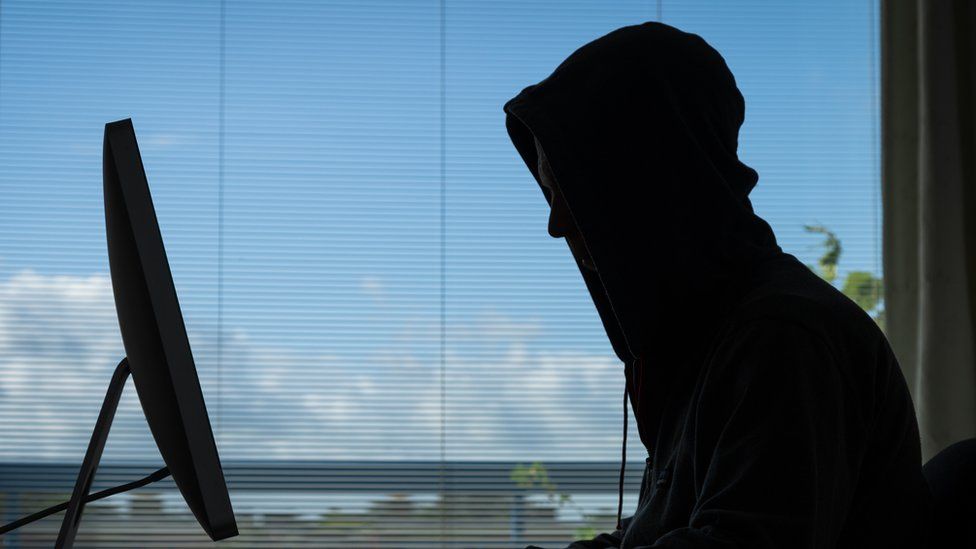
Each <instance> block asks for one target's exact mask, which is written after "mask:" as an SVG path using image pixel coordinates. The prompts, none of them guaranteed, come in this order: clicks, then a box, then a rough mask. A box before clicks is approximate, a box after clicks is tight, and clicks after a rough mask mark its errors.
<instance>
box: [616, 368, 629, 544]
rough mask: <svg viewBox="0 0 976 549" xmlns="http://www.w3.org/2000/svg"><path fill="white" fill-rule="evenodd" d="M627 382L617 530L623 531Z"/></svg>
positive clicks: (618, 491)
mask: <svg viewBox="0 0 976 549" xmlns="http://www.w3.org/2000/svg"><path fill="white" fill-rule="evenodd" d="M627 384H628V383H627V382H625V383H624V441H623V444H621V446H620V483H619V485H618V486H617V530H622V529H623V524H622V523H621V518H620V517H621V516H622V515H623V510H624V471H625V470H626V469H627Z"/></svg>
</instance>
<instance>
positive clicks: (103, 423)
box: [54, 358, 130, 549]
mask: <svg viewBox="0 0 976 549" xmlns="http://www.w3.org/2000/svg"><path fill="white" fill-rule="evenodd" d="M129 373H130V370H129V359H128V358H123V359H122V362H119V365H118V366H117V367H116V368H115V373H114V374H112V381H111V382H110V383H109V384H108V391H106V393H105V401H104V402H102V410H101V411H100V412H99V413H98V420H97V421H96V422H95V430H94V431H92V436H91V441H89V442H88V451H87V452H85V461H83V462H82V463H81V470H80V471H78V480H76V481H75V489H74V492H72V494H71V500H70V501H69V502H68V509H67V511H65V513H64V520H62V521H61V531H60V532H59V533H58V541H57V543H56V544H55V546H54V547H55V548H56V549H71V546H72V545H74V543H75V534H77V533H78V524H79V521H80V520H81V511H82V510H83V509H84V507H85V499H86V498H87V497H88V491H89V490H90V489H91V485H92V480H94V479H95V470H96V469H98V462H99V461H100V460H101V459H102V450H104V449H105V441H106V440H107V439H108V431H109V429H110V428H111V427H112V420H113V419H114V418H115V410H116V409H117V408H118V407H119V399H120V398H121V397H122V389H124V388H125V382H126V380H127V379H129Z"/></svg>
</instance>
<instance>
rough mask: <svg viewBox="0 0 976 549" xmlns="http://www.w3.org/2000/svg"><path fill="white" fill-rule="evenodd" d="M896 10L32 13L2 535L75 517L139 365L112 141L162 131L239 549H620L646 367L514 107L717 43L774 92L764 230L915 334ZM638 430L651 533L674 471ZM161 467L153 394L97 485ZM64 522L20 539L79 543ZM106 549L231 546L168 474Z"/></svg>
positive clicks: (6, 81)
mask: <svg viewBox="0 0 976 549" xmlns="http://www.w3.org/2000/svg"><path fill="white" fill-rule="evenodd" d="M875 12H876V6H875V5H874V2H869V1H865V2H841V1H839V0H837V1H833V0H832V1H825V2H816V3H767V2H759V1H744V2H735V3H729V2H721V1H717V0H716V1H701V0H693V1H684V2H680V3H679V2H667V1H663V2H662V1H657V2H655V1H647V0H645V1H640V2H638V1H620V2H613V3H608V2H602V1H596V0H591V1H582V0H564V1H560V2H555V1H538V0H522V1H519V2H515V1H508V0H506V1H497V2H473V1H458V0H441V1H424V2H420V1H417V2H398V1H387V2H381V1H374V0H370V1H365V2H363V1H358V0H356V1H354V0H341V1H340V0H334V1H330V2H313V1H311V0H304V1H302V0H283V1H278V2H252V1H234V2H229V1H226V2H225V1H209V2H189V1H182V2H167V3H158V4H157V3H143V2H125V1H121V0H112V1H104V0H93V1H89V2H83V3H82V2H67V1H55V2H45V3H36V2H28V1H24V0H4V1H3V2H2V4H0V515H2V517H3V519H2V520H3V522H4V523H6V522H9V521H10V520H13V519H14V518H17V517H19V516H21V515H24V514H27V513H29V512H32V511H34V510H37V509H40V508H42V507H46V506H47V505H50V504H52V503H55V502H59V501H62V500H64V499H66V498H67V497H68V495H69V494H70V490H71V487H72V484H73V480H74V475H75V474H76V472H77V469H78V466H79V464H80V462H81V459H82V457H83V455H84V450H85V447H86V445H87V442H88V437H89V435H90V432H91V428H92V426H93V424H94V421H95V417H96V415H97V412H98V408H99V406H100V404H101V400H102V397H103V395H104V390H105V387H106V385H107V383H108V380H109V377H110V375H111V372H112V369H113V368H114V366H115V364H116V363H117V362H118V360H119V359H120V358H121V356H122V355H123V351H122V346H121V340H120V337H119V335H118V325H117V322H116V319H115V311H114V304H113V301H112V292H111V282H110V279H109V274H108V263H107V254H106V246H105V237H104V218H103V211H102V195H101V139H102V131H103V126H104V124H105V123H106V122H108V121H112V120H116V119H120V118H125V117H132V118H133V121H134V124H135V128H136V132H137V136H138V138H139V141H140V146H141V150H142V154H143V160H144V162H145V166H146V169H147V175H148V177H149V183H150V187H151V190H152V194H153V198H154V201H155V204H156V210H157V214H158V218H159V222H160V226H161V229H162V233H163V237H164V240H165V245H166V249H167V252H168V255H169V260H170V264H171V267H172V271H173V276H174V279H175V283H176V287H177V291H178V293H179V297H180V302H181V305H182V308H183V313H184V315H185V317H186V324H187V329H188V332H189V336H190V341H191V345H192V348H193V353H194V357H195V359H196V365H197V369H198V372H199V375H200V379H201V383H202V385H203V389H204V395H205V397H206V400H207V405H208V409H209V412H210V416H211V421H212V424H213V426H214V431H215V436H216V439H217V444H218V448H219V451H220V454H221V458H222V461H223V464H224V469H225V473H226V475H227V480H228V484H229V487H230V490H231V497H232V500H233V503H234V506H235V511H236V514H237V519H238V524H239V527H240V532H241V534H240V536H239V537H237V538H233V539H230V540H227V541H224V542H221V543H219V544H218V545H220V546H226V547H236V546H240V547H431V546H437V547H514V546H520V545H519V544H523V545H524V544H528V543H534V544H537V545H543V546H561V545H559V544H563V545H565V544H566V543H568V542H569V541H571V540H572V539H575V538H580V537H589V536H593V535H595V534H596V533H598V532H601V531H607V530H611V529H612V528H613V524H614V518H615V517H614V515H615V512H616V508H615V506H616V474H617V467H618V463H617V460H618V459H619V458H618V456H619V444H620V437H621V433H620V426H621V419H622V418H621V417H620V414H621V411H620V394H621V393H622V389H623V375H622V368H621V365H620V364H619V363H618V362H617V361H616V359H615V358H614V356H613V353H612V351H611V350H610V347H609V344H608V342H607V340H606V337H605V335H604V333H603V330H602V327H601V325H600V322H599V319H598V317H597V315H596V313H595V310H594V308H593V305H592V303H591V301H590V298H589V296H588V294H587V293H586V289H585V287H584V285H583V283H582V280H581V279H580V276H579V273H578V272H577V271H576V267H575V264H574V263H573V261H572V259H571V257H570V255H569V252H568V250H567V248H566V246H565V244H563V243H562V242H558V241H554V240H552V239H550V238H549V237H548V235H547V234H546V219H547V215H548V213H547V209H546V205H545V201H544V200H543V198H542V195H541V193H540V191H539V189H538V188H537V186H536V184H535V183H534V182H533V181H532V179H531V176H530V175H529V173H528V171H527V170H526V169H525V167H524V165H523V164H522V162H521V160H520V159H519V158H518V157H517V153H516V152H515V150H514V148H513V147H512V146H511V144H510V142H509V140H508V137H507V135H506V133H505V128H504V117H503V115H502V112H501V105H502V104H503V103H504V102H505V100H507V99H508V98H510V97H512V96H514V95H515V94H516V93H517V92H518V91H519V90H520V89H521V88H522V87H524V86H526V85H529V84H532V83H535V82H538V81H539V80H541V79H542V78H544V77H545V76H547V75H548V74H549V73H550V72H551V71H552V69H553V68H555V66H556V65H557V64H558V63H559V62H561V61H562V60H563V59H564V58H565V57H566V56H567V55H569V53H571V52H572V51H573V50H574V49H576V48H577V47H579V46H580V45H582V44H583V43H585V42H588V41H590V40H592V39H594V38H597V37H598V36H601V35H603V34H605V33H607V32H609V31H611V30H613V29H615V28H617V27H620V26H623V25H627V24H633V23H637V22H642V21H646V20H652V19H660V20H663V21H664V22H666V23H669V24H673V25H675V26H678V27H679V28H682V29H684V30H688V31H691V32H695V33H698V34H701V35H702V36H703V37H704V38H705V39H706V40H708V41H709V42H710V43H711V44H712V45H713V46H715V47H716V49H718V50H719V51H720V52H721V53H722V54H723V55H724V56H725V58H726V60H727V61H728V63H729V65H730V67H731V69H732V70H733V72H734V73H735V75H736V77H737V81H738V83H739V86H740V88H741V89H742V91H743V94H744V95H745V98H746V105H747V114H746V124H745V126H744V127H743V131H742V135H741V137H740V152H741V156H742V157H743V158H744V160H745V161H746V162H747V163H748V164H750V165H752V166H753V167H755V168H756V169H757V170H758V171H759V173H760V182H759V185H758V187H757V189H756V191H754V193H753V202H754V204H755V207H756V210H757V211H758V213H759V214H760V215H762V216H764V217H765V218H766V219H768V220H769V221H770V222H771V224H772V225H773V227H774V229H775V230H776V232H777V235H778V236H779V239H780V242H781V245H782V246H783V248H784V249H785V250H786V251H788V252H790V253H793V254H794V255H797V256H798V257H799V258H801V259H802V260H804V261H805V262H808V263H809V264H811V266H812V267H813V268H815V269H820V271H821V272H822V273H823V274H824V276H828V277H831V280H832V281H834V283H835V284H836V285H838V287H843V288H845V291H849V292H851V293H852V294H856V293H857V292H858V291H862V293H864V295H865V296H866V297H864V299H862V300H861V301H859V302H861V303H863V305H864V306H865V308H867V309H869V310H871V311H872V314H875V315H877V316H878V318H879V321H882V319H881V311H882V309H883V304H881V303H880V302H879V300H878V289H877V288H878V287H879V286H878V285H872V284H873V282H872V281H877V282H880V277H881V266H880V253H881V248H880V237H879V234H880V196H879V170H878V139H877V134H878V102H877V77H878V74H877V62H876V60H877V49H878V45H877V32H876V28H877V20H876V13H875ZM831 235H833V236H834V237H836V239H837V240H838V241H839V242H840V243H841V245H842V248H841V250H842V254H841V256H840V261H839V262H834V263H833V264H831V263H830V262H829V261H827V262H823V261H822V259H823V257H824V254H825V251H830V248H829V247H828V248H825V247H824V246H825V244H826V245H830V244H831V242H833V241H831V240H830V239H829V237H830V236H831ZM658 267H660V268H667V265H666V264H662V265H660V266H658ZM855 279H856V280H855ZM852 280H853V282H852ZM865 281H867V282H865ZM858 284H860V285H858ZM865 288H867V289H866V290H865ZM865 292H866V293H865ZM858 295H860V294H858ZM630 424H631V426H632V428H633V425H634V422H633V421H631V422H630ZM629 438H630V440H631V441H632V444H631V447H630V448H629V449H628V455H629V456H631V458H632V459H633V460H635V461H634V462H633V463H631V464H630V465H629V467H628V477H627V492H626V499H625V510H627V509H630V510H632V509H633V506H634V504H635V502H636V490H637V486H638V481H639V476H640V472H641V468H642V466H643V457H644V456H645V455H646V454H645V452H644V450H643V448H642V447H640V446H639V444H640V443H639V442H638V441H639V438H638V437H637V436H636V430H633V432H632V433H631V436H630V437H629ZM160 465H161V460H160V457H159V455H158V452H157V450H156V449H155V446H154V443H153V441H152V438H151V436H150V435H149V432H148V428H147V426H146V424H145V420H144V418H143V416H142V414H141V410H140V408H139V405H138V401H137V398H136V396H135V392H134V390H133V388H132V387H131V385H130V386H129V387H128V388H127V390H126V394H125V396H124V398H123V401H122V404H121V406H120V410H119V413H118V414H117V416H116V419H115V423H114V425H113V428H112V431H111V434H110V436H109V442H108V445H107V448H106V451H105V456H104V458H103V464H102V466H101V468H100V473H99V475H98V477H97V478H96V482H95V489H100V488H103V487H107V486H110V485H115V484H119V483H122V482H128V481H130V480H134V479H136V478H138V477H141V476H142V475H144V474H147V473H149V472H150V471H152V470H154V469H155V468H157V467H159V466H160ZM59 523H60V516H59V515H55V516H52V517H50V518H48V519H46V520H43V521H40V522H38V523H35V524H32V525H30V526H27V527H24V528H22V529H20V530H18V531H16V532H14V533H12V534H8V535H7V536H5V537H4V538H2V543H3V545H4V546H6V547H47V546H50V544H51V543H52V541H53V539H54V538H55V537H56V534H57V529H58V527H59ZM77 544H78V546H81V547H132V546H133V545H138V546H140V547H198V546H209V545H210V542H209V540H208V539H207V538H206V536H205V534H204V533H203V532H202V530H201V529H200V528H199V527H198V526H197V525H196V523H195V521H194V519H193V517H192V516H191V515H190V514H189V512H188V510H187V509H186V508H185V505H184V504H183V502H182V500H181V499H180V496H179V494H178V492H177V491H176V490H175V487H174V486H173V485H172V483H171V482H170V481H164V482H161V483H158V484H155V485H152V486H149V487H146V488H143V489H140V490H138V491H136V492H132V493H128V494H124V495H119V496H115V497H112V498H109V499H107V500H103V501H99V502H96V503H93V504H90V505H88V506H87V508H86V511H85V514H84V516H83V519H82V523H81V528H80V533H79V536H78V541H77Z"/></svg>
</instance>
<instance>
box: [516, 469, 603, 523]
mask: <svg viewBox="0 0 976 549" xmlns="http://www.w3.org/2000/svg"><path fill="white" fill-rule="evenodd" d="M509 477H510V478H511V479H512V482H514V483H515V485H516V486H518V487H519V488H522V489H524V490H530V489H533V488H541V489H542V490H543V491H544V492H545V494H546V498H547V499H548V500H549V502H550V503H553V504H555V505H557V506H558V508H560V509H562V508H563V507H570V508H572V509H574V510H575V511H576V512H577V513H579V514H580V516H582V517H583V521H584V522H585V523H586V525H585V526H582V527H580V528H577V529H576V534H575V535H576V537H577V538H578V539H586V538H592V537H595V536H596V526H595V525H594V524H593V523H592V518H591V517H590V516H589V515H588V514H587V513H586V512H585V511H584V510H583V508H582V507H580V506H579V505H577V504H576V502H574V501H573V498H572V496H571V495H569V494H565V493H560V492H559V491H558V490H557V489H556V485H555V484H554V483H553V482H552V481H551V480H549V472H548V471H546V466H545V465H543V464H542V462H539V461H536V462H533V463H532V464H531V465H522V464H521V463H519V464H517V465H516V466H515V468H513V469H512V472H511V474H510V475H509Z"/></svg>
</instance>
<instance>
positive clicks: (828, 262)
mask: <svg viewBox="0 0 976 549" xmlns="http://www.w3.org/2000/svg"><path fill="white" fill-rule="evenodd" d="M803 228H804V229H805V230H806V231H807V232H808V233H814V234H822V235H823V242H821V244H820V245H821V247H823V254H821V256H820V259H819V260H818V261H817V265H816V266H813V265H807V267H809V268H810V270H812V271H813V272H815V273H817V274H818V275H820V278H823V279H824V280H826V281H827V282H829V283H831V284H835V281H836V280H837V266H838V264H839V263H840V257H841V254H842V253H843V250H844V249H843V247H842V246H841V243H840V238H838V237H837V235H836V234H835V233H834V232H833V231H831V230H829V229H827V228H826V227H824V226H823V225H804V226H803ZM835 285H836V284H835ZM840 291H841V292H843V293H844V295H846V296H847V297H849V298H851V299H852V300H853V301H854V303H857V304H858V305H859V306H860V307H861V308H862V309H864V311H865V312H867V313H868V314H869V315H871V318H873V319H874V321H875V322H877V323H878V326H880V327H881V329H882V330H883V329H884V328H885V312H884V302H883V299H882V296H883V292H884V284H883V281H882V279H881V278H880V277H877V276H874V274H873V273H870V272H868V271H850V272H848V273H847V277H846V278H845V279H844V283H843V284H842V285H841V287H840Z"/></svg>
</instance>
